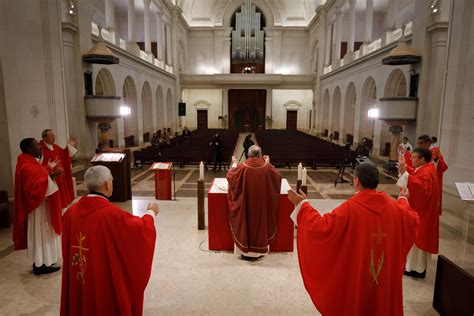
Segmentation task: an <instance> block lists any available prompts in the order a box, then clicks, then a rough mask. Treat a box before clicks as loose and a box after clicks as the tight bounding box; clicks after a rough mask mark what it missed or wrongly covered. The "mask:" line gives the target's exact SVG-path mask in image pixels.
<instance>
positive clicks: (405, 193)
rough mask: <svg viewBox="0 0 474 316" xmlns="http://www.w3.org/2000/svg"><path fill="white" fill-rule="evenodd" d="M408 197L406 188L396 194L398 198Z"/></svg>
mask: <svg viewBox="0 0 474 316" xmlns="http://www.w3.org/2000/svg"><path fill="white" fill-rule="evenodd" d="M409 196H410V192H409V191H408V188H401V190H400V193H399V194H398V197H399V198H400V197H405V198H407V199H408V197H409Z"/></svg>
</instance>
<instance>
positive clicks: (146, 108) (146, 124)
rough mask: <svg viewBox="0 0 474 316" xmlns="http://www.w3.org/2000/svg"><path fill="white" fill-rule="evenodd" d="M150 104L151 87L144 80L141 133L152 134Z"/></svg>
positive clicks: (151, 110)
mask: <svg viewBox="0 0 474 316" xmlns="http://www.w3.org/2000/svg"><path fill="white" fill-rule="evenodd" d="M152 104H153V100H152V96H151V87H150V84H149V83H148V81H145V83H144V84H143V88H142V112H143V133H147V132H149V133H150V134H153V109H152Z"/></svg>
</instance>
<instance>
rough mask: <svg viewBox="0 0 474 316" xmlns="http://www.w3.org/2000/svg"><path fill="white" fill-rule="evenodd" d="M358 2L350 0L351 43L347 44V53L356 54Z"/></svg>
mask: <svg viewBox="0 0 474 316" xmlns="http://www.w3.org/2000/svg"><path fill="white" fill-rule="evenodd" d="M355 5H356V0H349V6H350V8H349V41H348V43H347V52H348V53H352V52H354V36H355V18H356V11H355V9H356V8H355Z"/></svg>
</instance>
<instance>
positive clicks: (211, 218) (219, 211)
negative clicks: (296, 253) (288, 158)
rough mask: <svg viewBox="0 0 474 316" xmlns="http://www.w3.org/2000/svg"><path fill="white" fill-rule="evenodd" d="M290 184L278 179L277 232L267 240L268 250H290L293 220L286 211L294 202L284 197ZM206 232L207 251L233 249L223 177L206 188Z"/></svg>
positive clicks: (292, 236) (225, 183)
mask: <svg viewBox="0 0 474 316" xmlns="http://www.w3.org/2000/svg"><path fill="white" fill-rule="evenodd" d="M289 189H290V185H289V184H288V181H287V180H286V179H283V180H282V182H281V190H280V202H279V205H278V223H277V233H276V236H275V238H274V239H273V241H272V242H271V243H270V251H272V252H293V242H294V223H293V221H292V220H291V218H290V214H291V212H292V211H293V209H294V205H293V204H292V203H291V202H290V200H289V199H288V194H287V192H288V190H289ZM207 196H208V229H209V231H208V234H209V250H228V251H232V250H233V249H234V242H233V240H232V235H231V231H230V225H229V207H228V204H227V179H225V178H215V179H214V181H213V182H212V185H211V187H210V188H209V191H208V195H207Z"/></svg>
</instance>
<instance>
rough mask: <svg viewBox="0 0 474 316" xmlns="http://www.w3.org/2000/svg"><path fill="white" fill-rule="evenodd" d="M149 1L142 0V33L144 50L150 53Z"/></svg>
mask: <svg viewBox="0 0 474 316" xmlns="http://www.w3.org/2000/svg"><path fill="white" fill-rule="evenodd" d="M150 3H151V0H143V5H144V11H143V20H144V25H143V27H144V33H145V52H146V53H147V54H151V38H150Z"/></svg>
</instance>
